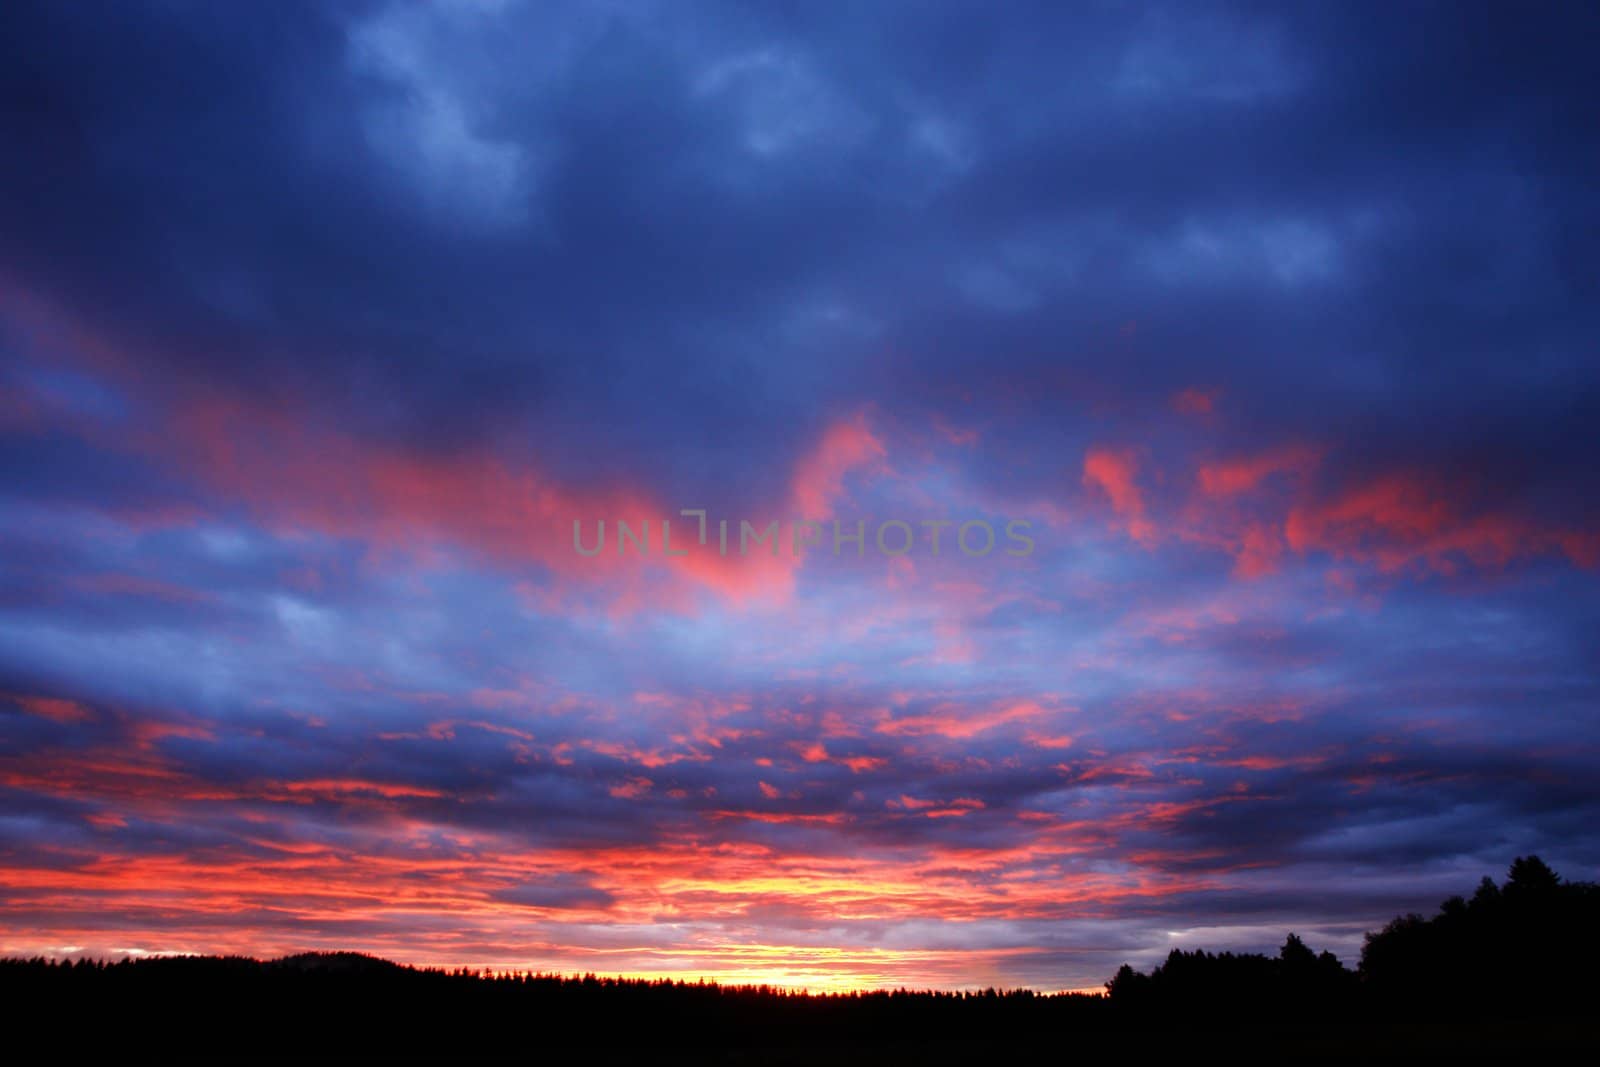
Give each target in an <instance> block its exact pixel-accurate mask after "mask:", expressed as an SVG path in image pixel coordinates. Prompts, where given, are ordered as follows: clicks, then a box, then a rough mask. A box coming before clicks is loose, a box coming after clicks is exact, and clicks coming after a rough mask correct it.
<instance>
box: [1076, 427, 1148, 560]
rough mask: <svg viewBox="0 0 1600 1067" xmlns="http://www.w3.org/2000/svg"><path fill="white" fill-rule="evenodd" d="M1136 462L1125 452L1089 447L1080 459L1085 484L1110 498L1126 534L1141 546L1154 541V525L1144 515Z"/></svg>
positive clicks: (1142, 496)
mask: <svg viewBox="0 0 1600 1067" xmlns="http://www.w3.org/2000/svg"><path fill="white" fill-rule="evenodd" d="M1137 471H1138V462H1137V461H1136V460H1135V459H1134V457H1133V453H1132V452H1129V451H1116V450H1113V449H1108V448H1091V449H1090V450H1089V452H1088V454H1087V455H1086V456H1084V458H1083V481H1084V484H1085V485H1092V486H1097V487H1098V488H1100V489H1101V490H1102V491H1103V492H1104V493H1105V494H1106V496H1107V497H1108V498H1110V500H1111V509H1112V510H1113V511H1114V512H1116V514H1117V516H1118V517H1119V518H1121V519H1122V520H1123V523H1124V525H1125V528H1126V529H1127V531H1128V535H1129V536H1130V537H1132V538H1133V539H1134V540H1135V541H1138V542H1139V543H1140V544H1142V545H1147V546H1148V545H1150V544H1153V543H1154V542H1155V539H1156V530H1155V526H1154V525H1152V524H1151V523H1150V521H1149V520H1148V519H1146V518H1145V501H1144V494H1143V493H1142V492H1141V491H1140V489H1139V486H1138V484H1137V483H1136V482H1135V480H1134V476H1135V474H1136V473H1137Z"/></svg>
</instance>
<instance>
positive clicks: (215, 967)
mask: <svg viewBox="0 0 1600 1067" xmlns="http://www.w3.org/2000/svg"><path fill="white" fill-rule="evenodd" d="M1596 948H1600V887H1597V886H1596V885H1594V884H1592V883H1587V882H1566V881H1563V880H1562V879H1561V878H1560V877H1559V876H1558V875H1556V873H1555V872H1553V871H1552V870H1550V868H1549V867H1547V866H1546V865H1545V864H1544V863H1543V862H1541V861H1540V860H1539V859H1538V858H1537V857H1528V858H1519V859H1518V860H1517V861H1516V862H1515V863H1513V864H1512V865H1511V869H1510V872H1509V875H1508V877H1507V879H1506V881H1505V882H1504V883H1503V884H1501V885H1496V884H1495V883H1494V881H1493V880H1491V879H1489V878H1485V879H1483V881H1482V883H1481V884H1480V885H1479V886H1478V888H1477V890H1476V892H1474V893H1473V895H1472V896H1471V897H1470V898H1465V897H1460V896H1456V897H1451V898H1450V899H1449V900H1446V901H1445V902H1444V903H1443V904H1442V905H1441V906H1440V909H1439V912H1438V914H1437V915H1435V916H1434V917H1433V918H1431V919H1429V918H1424V917H1423V916H1420V915H1407V916H1402V917H1399V918H1396V919H1395V920H1394V921H1392V922H1390V923H1389V924H1388V925H1387V926H1385V927H1384V928H1383V929H1382V930H1380V931H1378V932H1376V933H1370V934H1368V935H1367V937H1366V943H1365V945H1364V947H1363V949H1362V953H1361V959H1360V962H1359V966H1358V967H1357V968H1355V969H1354V970H1351V969H1349V968H1347V967H1345V966H1344V965H1343V964H1342V963H1341V962H1340V961H1339V960H1338V959H1337V958H1335V957H1334V956H1333V954H1332V953H1330V952H1322V953H1320V954H1319V953H1317V952H1315V951H1314V950H1313V949H1312V948H1310V947H1308V946H1307V945H1306V944H1305V943H1304V942H1303V941H1302V940H1301V939H1300V938H1299V937H1297V936H1296V935H1294V934H1290V935H1288V937H1287V939H1286V940H1285V941H1284V943H1283V945H1282V947H1281V948H1280V949H1279V951H1278V954H1277V955H1276V956H1267V955H1261V954H1239V953H1231V952H1221V953H1211V952H1206V951H1203V950H1196V951H1182V950H1174V951H1173V952H1172V953H1171V954H1169V955H1168V957H1167V958H1166V960H1165V962H1163V963H1162V964H1161V965H1159V966H1157V967H1155V968H1154V969H1153V970H1151V972H1150V973H1148V974H1144V973H1140V972H1138V971H1135V970H1134V969H1133V968H1132V967H1130V966H1127V965H1124V966H1123V967H1122V968H1121V969H1120V970H1119V971H1118V972H1117V973H1116V975H1115V976H1114V977H1112V979H1111V980H1110V981H1109V982H1107V983H1106V990H1107V995H1106V996H1103V997H1102V996H1091V995H1084V994H1058V995H1043V994H1037V993H1033V992H1030V991H1027V990H1011V991H1001V990H994V989H990V990H984V991H982V992H967V993H946V992H933V991H908V990H898V991H892V992H890V991H884V992H858V993H844V994H804V993H793V992H788V991H784V990H781V989H774V988H769V987H765V986H722V985H717V984H714V983H705V982H682V981H670V980H664V979H663V980H657V981H649V980H628V979H615V978H599V977H596V976H594V975H586V976H581V977H579V976H560V975H545V974H516V975H513V974H486V973H478V972H474V971H466V970H458V971H446V970H438V969H427V968H413V967H406V966H402V965H399V964H395V963H391V962H388V961H386V960H382V959H377V958H375V957H372V956H365V955H361V954H357V953H307V954H303V955H298V956H290V957H286V958H283V959H277V960H271V961H259V960H253V959H247V958H242V957H193V956H191V957H163V958H153V959H139V960H121V961H117V962H109V963H108V962H104V961H96V960H78V961H52V960H46V959H31V960H24V959H7V960H0V998H3V999H0V1003H3V1004H4V1005H5V1007H6V1009H7V1011H6V1014H7V1016H8V1017H9V1018H10V1019H11V1020H13V1026H14V1027H16V1026H18V1025H20V1026H22V1027H24V1028H25V1027H26V1026H27V1025H28V1023H29V1021H30V1020H38V1019H46V1018H65V1019H69V1020H70V1019H74V1018H75V1019H80V1020H83V1025H82V1026H81V1027H71V1026H69V1031H70V1032H69V1033H68V1035H67V1038H68V1040H69V1043H70V1044H71V1045H72V1046H74V1047H78V1048H80V1049H82V1048H88V1047H91V1046H93V1045H96V1044H102V1043H103V1044H104V1046H105V1047H107V1048H110V1047H123V1048H127V1047H139V1048H143V1049H147V1050H151V1051H158V1050H159V1051H160V1053H161V1054H162V1055H176V1054H180V1053H183V1052H189V1053H192V1054H202V1055H219V1054H220V1055H239V1054H254V1053H275V1054H284V1053H301V1054H304V1053H313V1052H314V1053H319V1054H328V1053H339V1054H359V1053H368V1054H377V1053H383V1054H394V1053H399V1052H405V1053H414V1054H424V1055H441V1056H442V1055H459V1054H461V1053H464V1052H469V1051H479V1052H488V1051H491V1050H492V1051H501V1050H510V1049H521V1050H524V1051H530V1050H531V1051H540V1052H551V1051H561V1052H562V1055H563V1056H564V1057H565V1056H572V1057H574V1058H581V1059H584V1060H586V1061H588V1062H595V1061H599V1060H608V1061H609V1060H612V1059H617V1060H623V1059H627V1060H637V1059H640V1058H646V1057H647V1058H648V1059H649V1060H650V1061H651V1062H713V1061H714V1062H774V1063H809V1062H819V1061H823V1060H826V1061H828V1062H831V1063H853V1062H902V1061H903V1062H918V1063H929V1062H938V1063H956V1062H968V1061H970V1060H971V1059H972V1058H975V1057H977V1056H980V1055H989V1054H993V1053H996V1052H1000V1053H1004V1054H1006V1055H1010V1056H1016V1057H1018V1058H1036V1054H1039V1053H1045V1052H1049V1053H1051V1054H1052V1055H1053V1058H1057V1057H1059V1056H1060V1055H1064V1054H1081V1055H1093V1056H1100V1055H1107V1056H1111V1055H1114V1056H1116V1057H1117V1058H1119V1059H1123V1060H1127V1059H1130V1058H1131V1059H1140V1058H1144V1054H1149V1055H1150V1056H1151V1057H1152V1058H1153V1057H1154V1056H1156V1055H1161V1056H1163V1057H1165V1056H1167V1055H1170V1054H1175V1053H1178V1052H1180V1051H1181V1050H1183V1049H1184V1048H1185V1047H1187V1046H1188V1045H1189V1044H1190V1043H1192V1042H1195V1041H1199V1042H1202V1043H1203V1046H1202V1047H1206V1048H1212V1049H1217V1048H1219V1043H1222V1044H1221V1046H1220V1047H1221V1048H1223V1049H1225V1050H1226V1051H1227V1053H1228V1055H1229V1056H1230V1057H1231V1058H1235V1059H1239V1058H1245V1059H1251V1060H1254V1059H1262V1060H1275V1061H1292V1062H1308V1061H1318V1060H1326V1061H1340V1060H1345V1059H1348V1058H1351V1057H1360V1058H1362V1059H1366V1060H1371V1059H1374V1058H1378V1057H1382V1058H1393V1059H1395V1060H1399V1059H1402V1058H1409V1057H1412V1056H1414V1055H1419V1054H1427V1053H1447V1054H1449V1055H1452V1056H1455V1057H1460V1058H1474V1057H1478V1056H1488V1055H1494V1056H1506V1055H1517V1054H1526V1053H1527V1052H1529V1051H1532V1050H1545V1051H1555V1050H1575V1049H1580V1048H1581V1049H1582V1050H1583V1051H1591V1050H1597V1051H1600V1036H1597V1026H1596V1024H1595V1023H1594V1022H1593V1021H1592V1019H1593V1016H1594V1015H1595V1004H1596V994H1597V993H1600V979H1597V977H1596V970H1595V966H1594V963H1595V959H1596V956H1595V950H1596ZM55 1037H56V1035H55V1034H54V1033H52V1039H54V1038H55ZM1246 1037H1248V1038H1249V1043H1248V1044H1241V1042H1243V1041H1244V1040H1245V1038H1246Z"/></svg>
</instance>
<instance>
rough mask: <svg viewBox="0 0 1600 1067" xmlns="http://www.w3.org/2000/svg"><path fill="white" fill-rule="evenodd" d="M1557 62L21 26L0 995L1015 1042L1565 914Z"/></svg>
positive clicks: (221, 23) (898, 39) (1589, 704)
mask: <svg viewBox="0 0 1600 1067" xmlns="http://www.w3.org/2000/svg"><path fill="white" fill-rule="evenodd" d="M1597 39H1600V15H1597V9H1596V8H1595V7H1594V6H1593V5H1581V4H1567V5H1560V4H1556V3H1548V4H1545V3H1536V4H1533V5H1530V6H1526V7H1525V6H1520V5H1513V4H1510V3H1506V4H1500V5H1493V6H1487V7H1484V6H1479V5H1473V4H1456V3H1441V4H1424V3H1420V2H1419V3H1405V4H1402V5H1380V4H1377V3H1370V4H1368V3H1356V4H1342V3H1341V4H1334V3H1328V4H1290V3H1284V4H1264V5H1256V4H1248V5H1237V6H1219V7H1211V6H1204V5H1201V4H1197V3H1173V4H1157V5H1133V4H1118V3H1089V2H1083V3H1074V4H1044V5H1039V6H1037V7H1034V6H1026V5H1023V4H1020V3H1018V4H1002V5H998V6H990V5H980V4H976V3H974V4H964V3H962V4H949V5H919V4H897V3H887V2H885V3H869V4H851V5H846V4H843V3H838V4H798V3H797V4H767V5H749V4H740V5H728V6H722V5H719V4H713V3H695V4H688V3H677V2H665V0H663V2H657V3H647V2H621V0H618V2H597V3H589V4H579V5H565V4H554V3H544V2H539V3H527V4H518V3H512V2H504V3H502V2H490V0H477V2H467V0H454V2H450V3H442V4H437V5H421V4H412V3H401V2H396V3H391V4H366V3H362V4H344V3H314V4H313V3H305V4H294V3H265V2H262V3H248V4H247V3H235V4H214V3H198V2H196V3H148V4H137V5H136V4H127V3H83V4H61V3H50V2H40V3H32V2H13V3H7V4H5V5H4V6H3V7H0V135H3V140H0V955H14V954H28V955H32V954H46V955H66V954H86V955H96V956H116V955H123V954H144V953H161V952H204V953H223V952H227V953H245V954H250V955H256V956H272V955H280V954H284V953H288V952H295V951H302V950H307V949H355V950H361V951H367V952H373V953H377V954H380V955H383V956H386V957H389V958H392V959H396V960H401V961H405V962H412V963H419V964H445V965H450V966H457V965H468V966H477V967H492V968H494V969H496V970H499V969H507V968H515V969H543V970H560V971H595V972H601V973H621V974H648V975H658V974H665V975H673V976H679V977H687V978H698V977H701V976H705V977H711V978H719V979H724V980H735V981H767V982H776V983H780V984H785V985H796V986H808V987H812V988H819V989H826V988H855V987H870V986H885V985H887V986H899V985H908V986H937V987H946V988H957V987H970V986H989V985H1007V986H1012V985H1022V986H1030V987H1034V988H1038V989H1050V990H1055V989H1072V988H1085V987H1095V986H1098V985H1099V984H1100V983H1102V982H1103V981H1104V980H1105V979H1106V978H1107V977H1109V976H1110V975H1111V974H1112V973H1113V972H1114V971H1115V970H1116V968H1117V966H1118V965H1119V964H1121V963H1123V962H1130V963H1133V964H1134V965H1135V966H1140V967H1144V966H1148V965H1150V964H1151V963H1153V962H1155V961H1157V960H1159V959H1161V958H1163V957H1164V956H1165V955H1166V953H1167V952H1168V951H1169V950H1170V949H1171V948H1173V947H1185V948H1188V947H1205V948H1210V949H1223V948H1232V949H1242V950H1250V951H1263V950H1265V951H1275V950H1276V946H1277V945H1278V944H1279V943H1281V942H1282V940H1283V937H1284V935H1285V933H1287V932H1288V931H1289V930H1295V931H1297V932H1298V933H1300V934H1301V936H1302V937H1304V938H1305V939H1306V940H1307V942H1308V943H1309V944H1310V945H1311V947H1312V948H1313V949H1315V950H1318V951H1320V950H1322V949H1324V948H1329V949H1332V950H1333V951H1335V952H1336V953H1337V954H1338V955H1339V956H1340V957H1341V959H1343V960H1344V961H1345V962H1346V963H1354V961H1355V958H1356V956H1357V954H1358V953H1359V949H1360V944H1361V933H1362V932H1363V931H1365V930H1368V929H1372V928H1375V927H1376V926H1378V925H1381V923H1383V922H1384V921H1386V920H1387V919H1388V918H1390V917H1392V916H1393V915H1394V914H1395V913H1397V912H1401V911H1410V910H1431V909H1432V906H1433V905H1434V904H1435V903H1437V901H1438V900H1439V899H1441V898H1442V897H1444V896H1446V895H1449V894H1451V893H1455V892H1462V891H1470V889H1471V887H1472V886H1473V885H1474V884H1475V883H1476V881H1477V880H1478V878H1479V877H1481V876H1482V875H1484V874H1496V875H1498V874H1501V873H1503V871H1504V869H1505V866H1506V864H1508V863H1509V862H1510V860H1511V858H1512V857H1513V856H1515V855H1521V854H1527V853H1530V852H1536V853H1538V854H1539V855H1541V856H1542V857H1544V859H1545V860H1546V861H1548V862H1549V863H1550V864H1551V865H1552V866H1553V867H1555V868H1556V869H1557V870H1558V871H1560V872H1561V873H1563V874H1565V875H1568V876H1569V877H1574V878H1593V877H1595V876H1596V874H1597V873H1600V836H1597V835H1596V833H1595V827H1596V825H1597V823H1600V786H1597V784H1596V783H1597V782H1600V501H1597V499H1596V494H1595V489H1596V487H1597V478H1596V475H1595V470H1596V464H1597V462H1600V433H1597V430H1596V427H1597V426H1600V357H1597V349H1596V344H1597V337H1600V310H1597V309H1600V200H1597V197H1596V189H1597V188H1600V151H1597V147H1596V145H1597V141H1596V136H1595V130H1596V128H1597V117H1596V116H1597V111H1596V103H1597V101H1600V76H1597V73H1596V71H1597V70H1600V65H1597V64H1595V63H1594V62H1593V55H1592V53H1593V49H1594V46H1595V41H1596V40H1597ZM681 509H704V510H705V511H706V512H707V514H708V517H709V519H710V522H711V524H712V536H711V537H710V538H708V542H709V543H708V544H707V545H705V546H700V545H699V544H697V543H695V538H694V537H693V536H692V534H693V531H694V529H695V520H693V519H692V518H685V517H681V516H680V515H679V511H680V510H681ZM575 519H576V520H582V522H583V523H584V529H585V537H586V539H588V540H592V537H593V533H594V530H595V528H596V525H597V523H598V522H599V521H600V520H602V519H603V520H605V521H606V523H607V525H608V526H609V527H611V530H610V531H609V532H610V534H611V540H609V541H608V543H607V546H606V549H605V551H603V552H602V553H600V554H599V555H596V556H593V557H589V556H584V555H582V554H580V553H578V552H577V551H575V550H574V545H573V521H574V520H575ZM618 519H622V520H627V521H629V522H630V523H632V524H633V525H634V526H635V527H637V525H638V523H639V522H641V521H643V520H649V521H650V523H651V526H652V533H653V534H655V536H656V538H657V540H656V542H655V543H654V544H652V546H651V547H652V551H651V552H650V553H648V554H641V553H639V552H637V551H632V550H630V551H629V552H628V553H627V554H625V555H619V554H618V553H617V551H616V543H615V522H616V521H617V520H618ZM662 519H671V520H672V534H673V539H674V544H675V546H679V545H681V546H686V547H688V548H689V549H690V551H689V552H688V554H687V555H684V556H677V557H670V558H669V557H667V556H665V555H664V554H663V553H662V552H661V551H660V544H659V524H660V520H662ZM719 519H726V520H728V521H729V522H730V524H731V525H732V526H733V527H734V538H733V540H735V541H736V540H737V537H736V533H737V527H738V524H739V522H740V521H741V520H748V521H749V522H750V523H752V524H753V525H756V526H758V527H764V526H765V525H766V524H767V523H768V522H770V521H773V520H779V521H781V522H782V523H783V524H784V525H785V529H784V532H783V543H782V545H781V546H780V549H781V550H780V551H779V553H778V554H777V555H772V554H770V553H769V552H768V551H767V550H765V549H761V550H757V549H754V548H752V550H751V551H750V552H749V553H748V554H746V555H744V556H740V555H739V554H738V553H737V551H730V552H729V553H728V554H727V555H723V554H721V553H720V552H719V551H718V550H717V545H716V537H715V524H716V522H717V521H718V520H719ZM800 519H803V520H807V521H811V522H816V523H819V524H821V527H822V529H823V534H822V537H821V538H820V539H819V540H820V544H819V546H818V547H815V548H811V549H808V550H806V551H804V552H803V553H802V554H801V555H799V556H796V555H795V554H794V553H793V552H792V551H791V550H790V535H789V530H790V526H789V524H791V523H792V522H793V521H795V520H800ZM890 519H893V520H900V521H903V522H905V523H907V524H908V525H909V526H910V527H911V528H912V529H913V532H914V533H915V535H916V537H915V543H914V544H913V546H912V548H911V550H910V551H909V552H908V553H906V554H904V555H900V556H891V555H888V554H886V553H884V552H882V551H880V550H879V549H878V548H877V546H876V545H874V544H873V533H874V531H875V530H876V529H877V528H878V526H879V524H881V523H882V522H884V521H885V520H890ZM835 521H837V522H839V523H840V524H841V528H842V529H844V530H845V531H846V532H853V530H854V529H855V523H856V522H858V521H861V522H865V523H866V532H867V539H866V545H865V550H864V551H863V552H861V554H860V555H857V554H856V552H855V549H854V548H853V546H846V548H845V550H844V551H842V552H840V553H839V554H837V555H835V553H834V551H833V545H832V532H833V523H834V522H835ZM942 521H949V522H951V523H952V526H951V527H949V528H945V529H944V535H943V536H944V541H943V544H942V546H941V551H940V552H939V553H938V554H937V555H935V554H934V553H933V551H932V546H931V544H930V543H929V538H928V536H927V534H926V533H925V532H924V531H925V530H927V528H926V527H924V526H922V525H921V524H922V523H924V522H942ZM1014 521H1015V522H1022V523H1028V524H1029V526H1028V530H1029V532H1030V536H1031V538H1032V541H1033V544H1034V550H1033V551H1032V552H1031V553H1029V554H1026V555H1011V554H1007V552H1006V551H1005V550H1006V548H1007V547H1009V545H1008V542H1007V540H1006V538H1005V536H1004V532H1003V531H1004V527H1005V525H1006V523H1008V522H1014ZM967 522H986V523H988V524H989V525H990V526H991V528H992V529H993V530H994V531H995V533H996V535H997V540H996V547H995V550H994V551H992V552H990V553H989V554H987V555H983V556H978V555H968V554H965V553H963V552H961V551H959V550H958V548H957V547H956V546H955V544H954V538H955V533H956V527H958V526H959V525H960V524H962V523H967ZM885 536H886V538H887V539H888V542H889V544H890V546H891V547H892V548H898V547H899V538H900V535H899V534H898V532H895V531H894V530H891V531H890V532H889V533H888V534H886V535H885ZM974 540H981V535H979V536H978V537H975V538H974Z"/></svg>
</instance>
